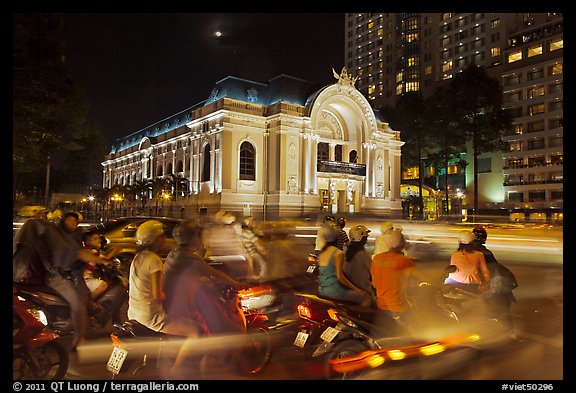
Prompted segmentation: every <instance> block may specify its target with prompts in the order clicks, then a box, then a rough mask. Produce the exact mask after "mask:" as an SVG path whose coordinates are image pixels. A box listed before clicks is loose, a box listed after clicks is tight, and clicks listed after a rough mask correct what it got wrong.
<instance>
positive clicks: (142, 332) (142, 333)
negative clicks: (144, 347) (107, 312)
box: [122, 319, 171, 337]
mask: <svg viewBox="0 0 576 393" xmlns="http://www.w3.org/2000/svg"><path fill="white" fill-rule="evenodd" d="M122 328H123V329H125V330H128V331H130V332H132V333H133V335H134V336H136V337H171V335H169V334H166V333H162V332H157V331H155V330H152V329H150V328H148V327H146V326H144V325H142V324H141V323H140V322H138V321H137V320H135V319H131V320H129V321H126V322H124V323H123V325H122Z"/></svg>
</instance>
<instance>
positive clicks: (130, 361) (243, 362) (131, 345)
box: [106, 286, 272, 379]
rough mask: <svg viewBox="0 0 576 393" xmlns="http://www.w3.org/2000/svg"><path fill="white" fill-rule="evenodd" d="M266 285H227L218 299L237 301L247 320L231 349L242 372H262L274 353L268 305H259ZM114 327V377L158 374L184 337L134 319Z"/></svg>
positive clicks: (167, 365)
mask: <svg viewBox="0 0 576 393" xmlns="http://www.w3.org/2000/svg"><path fill="white" fill-rule="evenodd" d="M267 289H268V288H266V287H262V286H255V287H252V288H248V289H246V290H240V291H236V290H235V289H233V288H231V287H226V288H225V289H224V290H222V296H221V299H219V300H220V301H222V302H230V301H237V302H238V303H237V307H238V309H239V310H241V311H240V312H243V320H244V321H245V324H246V325H245V327H246V336H245V337H244V338H243V340H244V343H243V345H242V346H241V349H240V353H236V352H234V350H233V349H231V353H234V355H237V356H232V357H230V359H237V360H238V361H236V362H235V364H234V368H235V370H236V371H237V372H239V373H240V374H242V375H256V374H259V373H261V372H262V371H263V370H264V369H265V368H266V366H267V365H268V363H269V361H270V358H271V356H272V340H271V337H270V329H271V328H270V326H269V320H268V317H267V316H266V314H264V313H263V312H262V310H263V309H264V308H265V307H259V306H262V305H263V303H259V301H258V299H257V298H258V297H260V296H261V295H262V294H263V293H266V292H267ZM264 302H267V301H266V300H265V301H264ZM114 327H115V331H114V332H113V333H112V334H111V335H110V337H111V340H112V344H113V349H112V353H111V355H110V357H109V359H108V362H107V364H106V367H107V369H108V370H109V371H110V372H111V374H112V378H113V379H114V378H128V379H134V378H143V379H149V378H150V377H151V376H156V377H157V376H158V374H161V373H162V372H163V371H166V370H167V369H169V368H170V365H171V363H172V362H173V361H174V359H175V358H176V355H177V354H178V351H179V349H180V346H181V344H182V342H183V340H184V337H179V336H173V335H169V334H165V333H159V332H155V331H153V330H151V329H149V328H147V327H145V326H144V325H142V324H140V323H139V322H137V321H135V320H129V321H127V322H125V323H123V324H115V325H114ZM219 355H224V354H219Z"/></svg>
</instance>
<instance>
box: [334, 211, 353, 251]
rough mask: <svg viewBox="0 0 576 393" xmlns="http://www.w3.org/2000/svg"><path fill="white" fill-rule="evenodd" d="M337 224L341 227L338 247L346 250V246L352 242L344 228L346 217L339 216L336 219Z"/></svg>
mask: <svg viewBox="0 0 576 393" xmlns="http://www.w3.org/2000/svg"><path fill="white" fill-rule="evenodd" d="M336 225H338V227H339V228H340V232H339V233H338V241H337V243H336V247H338V248H339V249H341V250H342V251H344V248H345V247H348V244H349V243H350V238H349V237H348V234H347V233H346V231H345V230H344V228H345V227H346V217H338V220H336Z"/></svg>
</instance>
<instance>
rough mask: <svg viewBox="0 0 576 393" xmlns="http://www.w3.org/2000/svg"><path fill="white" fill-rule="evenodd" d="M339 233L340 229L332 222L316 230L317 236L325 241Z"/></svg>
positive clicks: (333, 239)
mask: <svg viewBox="0 0 576 393" xmlns="http://www.w3.org/2000/svg"><path fill="white" fill-rule="evenodd" d="M339 234H340V230H339V229H338V227H337V226H336V224H334V223H327V224H326V225H323V226H322V227H320V230H319V231H318V236H320V238H321V239H322V240H324V241H325V242H326V243H330V242H333V241H335V240H336V239H338V235H339Z"/></svg>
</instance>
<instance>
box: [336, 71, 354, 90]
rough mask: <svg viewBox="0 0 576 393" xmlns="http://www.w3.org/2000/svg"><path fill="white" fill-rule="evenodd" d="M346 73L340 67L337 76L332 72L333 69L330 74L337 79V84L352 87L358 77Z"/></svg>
mask: <svg viewBox="0 0 576 393" xmlns="http://www.w3.org/2000/svg"><path fill="white" fill-rule="evenodd" d="M346 71H347V70H346V67H342V71H340V74H338V73H337V72H336V71H334V68H332V74H333V75H334V78H336V79H338V83H339V84H341V85H345V86H352V87H354V84H355V83H356V80H357V79H358V77H354V76H352V74H349V73H348V72H346Z"/></svg>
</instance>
